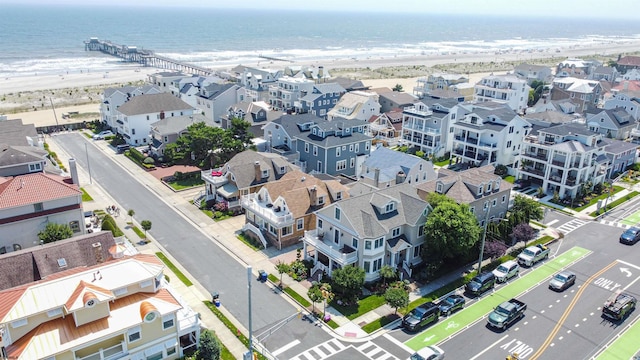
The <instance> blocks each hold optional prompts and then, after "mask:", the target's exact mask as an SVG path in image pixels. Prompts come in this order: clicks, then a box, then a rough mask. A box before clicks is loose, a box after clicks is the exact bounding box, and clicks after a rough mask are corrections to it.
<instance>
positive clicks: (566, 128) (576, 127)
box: [539, 123, 593, 136]
mask: <svg viewBox="0 0 640 360" xmlns="http://www.w3.org/2000/svg"><path fill="white" fill-rule="evenodd" d="M539 132H543V133H549V134H553V135H560V136H567V135H593V132H591V131H589V129H587V127H586V126H585V125H584V124H579V123H565V124H560V125H556V126H551V127H548V128H546V129H541V130H539Z"/></svg>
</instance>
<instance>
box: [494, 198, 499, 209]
mask: <svg viewBox="0 0 640 360" xmlns="http://www.w3.org/2000/svg"><path fill="white" fill-rule="evenodd" d="M497 204H498V199H493V207H496V205H497Z"/></svg>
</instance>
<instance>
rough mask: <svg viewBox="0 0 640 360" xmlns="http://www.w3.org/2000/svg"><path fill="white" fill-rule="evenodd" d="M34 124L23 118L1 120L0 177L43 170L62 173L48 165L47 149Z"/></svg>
mask: <svg viewBox="0 0 640 360" xmlns="http://www.w3.org/2000/svg"><path fill="white" fill-rule="evenodd" d="M43 147H44V146H43V144H42V142H41V141H40V140H39V137H38V133H37V132H36V128H35V126H34V125H33V124H28V125H24V124H22V120H20V119H15V120H0V177H1V176H16V175H24V174H29V173H33V172H42V171H44V170H45V168H46V169H47V172H50V173H60V171H59V169H57V168H55V169H54V167H53V166H52V165H48V161H47V155H48V153H47V151H46V150H44V148H43Z"/></svg>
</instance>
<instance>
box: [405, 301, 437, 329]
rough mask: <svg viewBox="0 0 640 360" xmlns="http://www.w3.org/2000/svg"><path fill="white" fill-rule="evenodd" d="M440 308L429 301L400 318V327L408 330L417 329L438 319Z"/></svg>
mask: <svg viewBox="0 0 640 360" xmlns="http://www.w3.org/2000/svg"><path fill="white" fill-rule="evenodd" d="M439 317H440V308H439V307H438V305H436V304H434V303H433V302H431V301H429V302H427V303H424V304H422V305H420V306H418V307H417V308H415V309H413V310H411V311H410V312H409V313H408V314H407V315H405V316H404V317H403V318H402V327H404V328H405V329H407V330H408V331H418V330H420V329H421V328H422V327H424V326H427V325H429V324H431V323H434V322H436V321H438V318H439Z"/></svg>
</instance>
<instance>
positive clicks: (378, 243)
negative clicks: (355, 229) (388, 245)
mask: <svg viewBox="0 0 640 360" xmlns="http://www.w3.org/2000/svg"><path fill="white" fill-rule="evenodd" d="M382 245H384V238H378V239H376V240H375V244H374V248H375V249H379V248H381V247H382Z"/></svg>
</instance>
